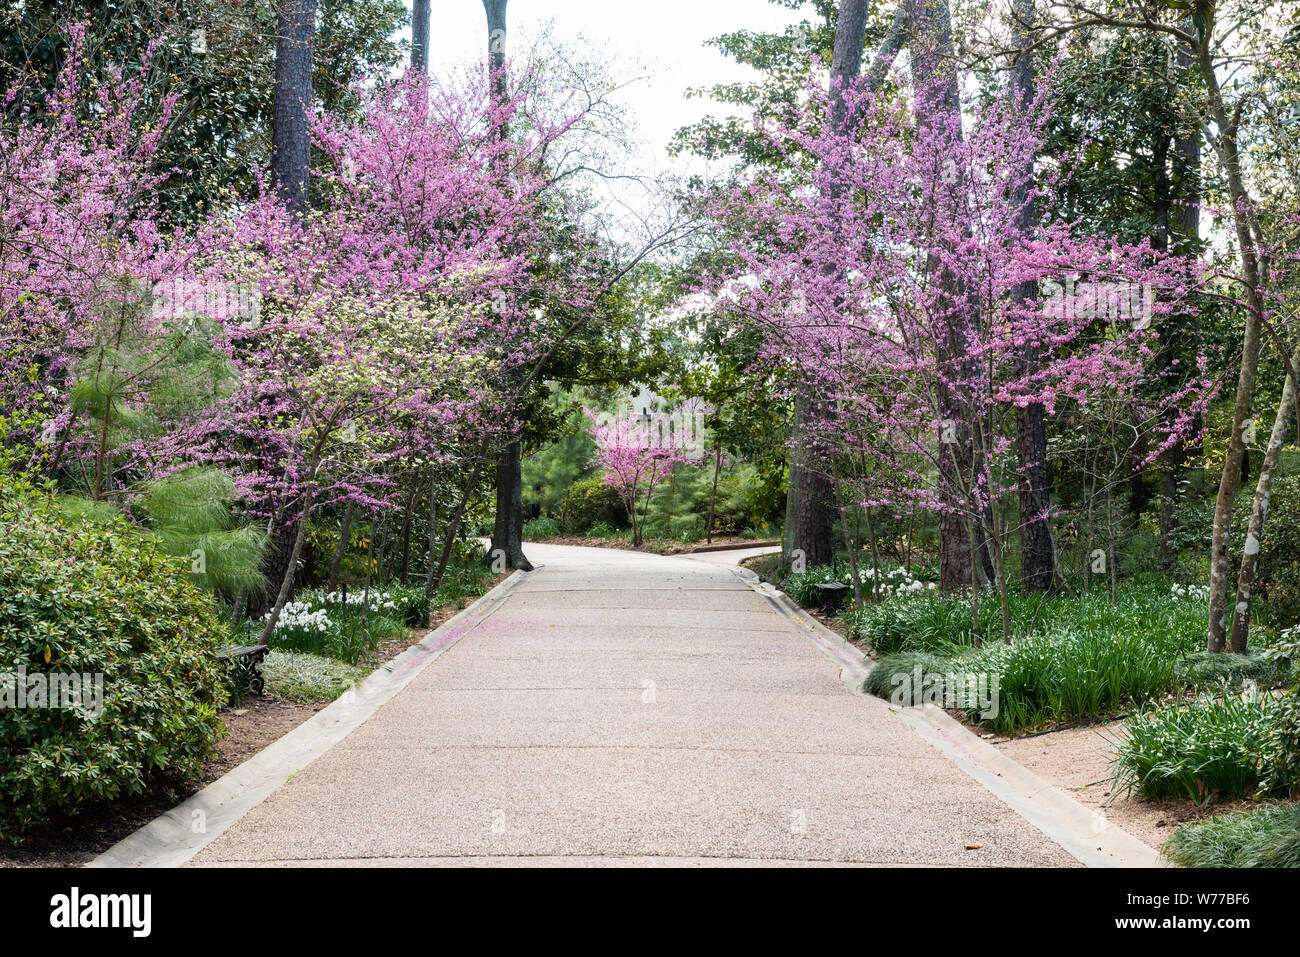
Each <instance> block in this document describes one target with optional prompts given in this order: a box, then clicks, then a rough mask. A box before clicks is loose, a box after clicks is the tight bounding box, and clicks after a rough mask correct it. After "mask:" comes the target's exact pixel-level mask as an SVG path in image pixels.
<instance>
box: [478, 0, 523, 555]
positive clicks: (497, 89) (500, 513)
mask: <svg viewBox="0 0 1300 957" xmlns="http://www.w3.org/2000/svg"><path fill="white" fill-rule="evenodd" d="M506 2H507V0H483V10H484V12H485V13H486V14H487V26H488V70H489V71H490V72H491V76H492V96H493V98H494V100H495V101H496V102H498V103H501V102H503V101H504V100H505V98H506V95H507V93H508V90H507V88H506V73H505V66H506ZM497 135H498V136H504V135H505V131H504V130H498V131H497ZM522 455H523V446H522V443H521V442H520V441H519V440H518V439H516V440H515V441H513V442H511V443H509V444H508V445H506V446H505V448H503V449H502V450H501V451H500V452H499V453H498V455H497V498H496V521H495V523H494V525H493V531H492V552H494V553H495V552H499V553H500V554H502V555H504V556H505V563H506V567H507V568H520V569H523V570H524V571H532V569H533V565H532V563H531V562H530V561H529V560H528V558H527V557H526V556H525V555H524V546H523V538H524V495H523V461H522Z"/></svg>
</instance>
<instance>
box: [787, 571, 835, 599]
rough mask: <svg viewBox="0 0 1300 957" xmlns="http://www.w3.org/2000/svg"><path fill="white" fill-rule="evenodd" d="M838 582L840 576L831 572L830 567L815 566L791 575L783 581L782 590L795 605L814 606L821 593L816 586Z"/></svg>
mask: <svg viewBox="0 0 1300 957" xmlns="http://www.w3.org/2000/svg"><path fill="white" fill-rule="evenodd" d="M839 580H840V576H839V575H837V574H836V573H835V572H833V571H832V570H831V566H829V565H817V566H815V567H813V568H808V569H805V570H804V571H801V572H795V573H793V574H792V575H791V576H790V577H789V578H787V579H786V580H785V584H784V585H783V586H782V588H783V589H784V591H785V593H786V594H787V595H789V596H790V597H791V598H792V599H793V600H794V601H795V603H796V604H799V605H804V606H809V605H815V604H817V603H818V601H820V600H821V593H820V592H819V591H818V590H817V586H818V585H826V584H829V583H831V582H834V581H839Z"/></svg>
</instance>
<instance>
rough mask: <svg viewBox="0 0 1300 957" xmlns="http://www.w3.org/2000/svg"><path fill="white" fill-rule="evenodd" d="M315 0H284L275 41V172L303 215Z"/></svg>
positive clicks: (293, 207)
mask: <svg viewBox="0 0 1300 957" xmlns="http://www.w3.org/2000/svg"><path fill="white" fill-rule="evenodd" d="M315 36H316V0H280V6H279V11H278V16H277V27H276V41H275V95H274V116H273V117H272V121H271V174H272V177H273V178H274V181H275V186H276V189H277V191H278V192H279V194H280V198H281V199H282V200H283V201H284V203H285V205H287V206H288V207H289V208H290V209H291V210H293V211H294V212H295V213H297V214H301V213H302V212H303V211H304V210H306V208H307V175H308V174H307V171H308V168H309V166H310V162H311V129H310V127H309V125H308V124H309V119H310V117H311V104H312V85H311V73H312V43H313V41H314V39H315Z"/></svg>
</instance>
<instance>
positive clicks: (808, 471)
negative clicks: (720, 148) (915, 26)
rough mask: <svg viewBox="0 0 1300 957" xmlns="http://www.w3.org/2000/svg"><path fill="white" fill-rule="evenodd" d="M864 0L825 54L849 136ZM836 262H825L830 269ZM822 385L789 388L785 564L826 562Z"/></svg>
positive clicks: (827, 402)
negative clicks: (849, 97)
mask: <svg viewBox="0 0 1300 957" xmlns="http://www.w3.org/2000/svg"><path fill="white" fill-rule="evenodd" d="M867 6H868V5H867V2H866V0H840V6H839V12H838V13H837V15H836V17H835V49H834V53H833V54H832V56H831V69H830V81H829V82H830V87H829V88H830V97H831V123H832V125H833V126H834V127H835V129H836V131H837V132H843V133H844V135H845V136H851V135H852V130H853V126H854V123H853V121H852V118H850V117H849V116H848V103H847V101H846V99H845V96H844V92H845V87H847V86H849V85H850V84H852V82H853V81H854V80H855V79H856V78H857V77H858V75H859V73H860V72H861V70H862V50H863V46H864V45H865V43H866V35H867ZM826 188H827V190H828V191H829V193H830V194H831V198H832V200H834V199H835V198H837V197H838V196H839V195H840V194H842V192H843V190H844V185H843V183H842V182H840V181H839V178H837V177H832V179H831V182H830V183H829V184H828V186H827V187H826ZM836 268H837V267H836V266H834V265H828V266H827V269H828V270H829V271H830V272H831V273H832V274H833V273H834V271H835V269H836ZM826 392H827V388H826V386H825V385H823V384H821V383H818V382H813V381H807V380H806V379H802V378H801V381H800V382H799V384H798V386H797V388H796V391H795V400H794V419H793V422H792V423H791V434H790V483H789V491H788V492H787V493H786V505H785V536H784V540H783V541H782V550H783V554H782V560H783V561H784V563H785V564H786V565H787V566H789V565H790V564H792V563H793V562H794V560H795V559H796V557H798V558H802V560H803V561H804V563H805V564H806V565H807V567H812V566H814V565H825V564H829V563H830V561H831V558H832V556H833V555H834V542H835V524H834V520H835V515H834V510H835V494H834V491H833V489H832V488H831V479H830V476H831V472H832V471H833V464H834V463H833V458H834V453H833V451H832V450H829V449H827V448H826V438H827V436H826V435H825V433H826V432H827V425H828V424H829V422H830V420H831V417H832V415H833V409H834V405H833V402H832V400H831V397H830V396H829V395H826V394H825V393H826Z"/></svg>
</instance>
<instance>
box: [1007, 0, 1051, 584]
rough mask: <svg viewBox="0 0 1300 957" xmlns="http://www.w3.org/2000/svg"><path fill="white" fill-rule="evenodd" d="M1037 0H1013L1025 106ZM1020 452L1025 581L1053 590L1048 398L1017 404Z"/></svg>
mask: <svg viewBox="0 0 1300 957" xmlns="http://www.w3.org/2000/svg"><path fill="white" fill-rule="evenodd" d="M1036 21H1037V11H1036V10H1035V0H1012V4H1011V36H1012V39H1011V43H1012V46H1013V47H1015V49H1016V50H1017V51H1019V52H1018V53H1017V54H1016V58H1015V60H1014V61H1013V63H1012V66H1011V85H1012V89H1013V90H1014V91H1015V95H1016V97H1017V98H1018V99H1019V101H1020V104H1021V109H1022V110H1028V109H1029V107H1030V104H1032V103H1033V100H1034V54H1033V51H1032V50H1031V49H1030V47H1031V45H1032V44H1033V41H1034V36H1035V33H1036ZM1028 186H1029V184H1028V183H1027V182H1026V183H1024V184H1022V185H1019V186H1017V188H1016V195H1015V196H1014V197H1013V202H1014V204H1015V205H1016V206H1017V207H1018V212H1017V215H1016V226H1017V227H1018V228H1019V230H1020V231H1021V233H1023V234H1025V235H1029V234H1030V233H1031V232H1032V230H1033V228H1034V224H1035V222H1036V221H1037V218H1038V213H1037V210H1036V209H1035V204H1034V199H1033V196H1032V195H1030V193H1029V190H1028ZM1011 295H1012V302H1013V305H1021V304H1024V303H1026V302H1030V301H1032V300H1034V299H1036V298H1037V297H1038V283H1036V282H1034V281H1032V280H1031V281H1028V282H1024V283H1021V284H1020V285H1019V286H1017V287H1016V288H1015V290H1013V292H1012V294H1011ZM1017 358H1018V361H1019V363H1020V366H1021V372H1022V373H1023V374H1026V375H1032V374H1033V373H1034V372H1035V371H1036V370H1037V369H1038V368H1039V365H1040V363H1041V357H1040V356H1039V354H1038V349H1037V348H1036V347H1034V346H1025V347H1023V348H1022V349H1021V350H1020V352H1019V355H1018V357H1017ZM1016 456H1017V458H1018V460H1019V467H1020V483H1019V484H1020V568H1021V584H1022V587H1024V588H1025V589H1026V590H1028V591H1051V590H1052V589H1054V588H1055V587H1056V586H1057V584H1058V580H1059V573H1058V571H1057V568H1056V548H1055V544H1054V543H1053V541H1052V525H1051V520H1050V519H1049V517H1048V509H1049V507H1050V505H1051V490H1050V486H1049V485H1048V480H1047V416H1046V413H1045V411H1044V409H1043V406H1042V403H1039V402H1034V403H1031V404H1030V405H1027V406H1025V407H1023V408H1017V409H1016Z"/></svg>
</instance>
